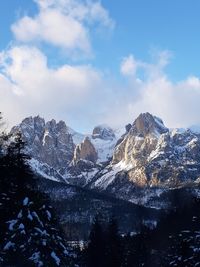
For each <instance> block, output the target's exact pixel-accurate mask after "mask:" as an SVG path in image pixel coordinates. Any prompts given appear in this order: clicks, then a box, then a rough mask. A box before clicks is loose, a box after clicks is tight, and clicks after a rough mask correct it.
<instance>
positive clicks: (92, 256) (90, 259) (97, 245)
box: [86, 217, 105, 267]
mask: <svg viewBox="0 0 200 267" xmlns="http://www.w3.org/2000/svg"><path fill="white" fill-rule="evenodd" d="M86 253H87V266H88V267H102V266H105V238H104V231H103V229H102V225H101V223H100V221H99V219H98V217H96V218H95V220H94V222H93V224H92V227H91V232H90V236H89V243H88V248H87V252H86Z"/></svg>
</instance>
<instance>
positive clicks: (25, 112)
mask: <svg viewBox="0 0 200 267" xmlns="http://www.w3.org/2000/svg"><path fill="white" fill-rule="evenodd" d="M165 56H166V55H165V53H161V54H159V56H157V61H155V62H154V63H149V62H145V61H140V60H136V59H135V58H134V56H132V57H130V56H129V57H127V58H128V59H129V60H130V59H131V60H130V62H131V64H132V59H134V62H136V63H135V64H136V65H137V64H139V68H142V70H143V71H144V72H145V75H144V76H143V79H141V78H140V79H139V78H138V72H137V71H135V70H134V68H133V67H132V65H131V64H130V66H129V65H128V67H127V68H125V71H124V72H123V73H124V74H126V75H127V74H129V73H130V74H131V75H132V76H130V75H128V77H127V76H126V77H127V80H128V82H127V83H119V79H117V78H116V79H115V81H112V82H111V76H110V74H109V75H108V76H106V75H105V74H104V73H102V72H101V71H99V70H96V69H95V68H94V67H92V66H90V65H75V66H72V65H67V64H65V65H63V66H60V67H57V68H52V67H49V66H48V60H47V57H46V56H45V55H44V54H43V53H42V52H41V51H40V50H39V49H37V48H36V47H30V46H15V47H12V48H10V49H9V50H6V51H3V52H2V53H0V107H1V111H3V112H4V114H5V118H6V119H8V121H9V122H10V125H12V124H16V123H19V122H20V120H22V119H23V118H24V117H26V116H30V115H33V116H34V115H37V114H40V115H41V116H44V117H45V118H47V119H51V118H55V119H64V120H65V121H66V122H67V124H68V125H70V126H72V127H74V128H75V129H77V130H81V129H87V128H92V126H94V125H96V124H99V123H103V122H105V123H108V124H110V125H111V126H115V127H118V126H120V125H125V124H126V123H128V122H131V123H132V122H133V120H134V119H135V117H136V116H137V115H138V114H139V113H140V112H146V111H148V112H151V113H152V114H155V115H157V116H159V117H161V118H162V119H163V120H164V122H165V123H166V125H167V126H169V127H188V126H190V125H194V124H200V116H199V114H200V106H199V100H200V79H199V78H198V77H195V76H189V77H187V78H186V79H184V80H182V81H179V82H176V83H174V82H172V81H170V79H169V78H168V76H167V75H166V73H165V70H164V67H165V66H166V64H168V63H169V62H168V60H167V59H165V60H164V58H163V57H165ZM123 64H125V61H124V60H123V61H122V65H123ZM136 69H137V68H136ZM129 71H130V72H129Z"/></svg>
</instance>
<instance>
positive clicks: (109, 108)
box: [0, 0, 200, 131]
mask: <svg viewBox="0 0 200 267" xmlns="http://www.w3.org/2000/svg"><path fill="white" fill-rule="evenodd" d="M199 10H200V2H199V1H198V0H192V1H188V0H184V1H183V0H182V1H180V0H173V1H172V0H168V1H160V0H151V1H147V0H137V1H136V0H123V1H122V0H118V1H113V0H102V1H101V2H99V1H98V2H97V1H92V0H91V1H85V0H79V1H78V0H35V1H32V0H15V1H13V0H7V1H1V3H0V25H1V28H0V39H1V42H0V51H1V52H0V53H1V56H0V69H1V73H0V74H1V80H0V96H1V94H2V96H5V95H6V97H7V99H6V101H4V103H0V104H1V106H2V108H3V110H2V111H3V112H4V113H5V117H7V119H8V121H9V123H10V124H15V123H18V122H19V121H20V120H21V119H22V118H23V117H25V116H28V115H37V113H39V114H40V115H41V116H44V117H45V118H47V119H49V118H51V117H55V118H56V119H64V120H66V121H67V122H68V124H70V125H71V126H72V127H74V128H76V129H77V130H82V131H89V130H90V129H91V128H92V127H93V125H95V124H99V123H101V122H102V123H104V122H106V123H108V124H111V125H113V126H114V127H118V126H119V125H123V124H125V123H127V122H129V121H131V122H132V120H133V119H134V117H135V116H137V115H138V114H139V113H140V112H145V111H150V112H152V113H154V114H155V115H158V116H160V117H162V118H163V119H164V121H165V122H166V124H167V125H168V126H170V127H188V126H191V125H193V124H199V123H200V116H198V115H197V114H198V112H199V111H200V108H198V107H197V106H198V101H199V100H200V98H199V97H200V81H199V77H200V63H199V62H200V37H199V36H200V16H199ZM25 65H26V67H24V66H25ZM37 66H38V70H40V75H39V78H38V79H37V75H36V72H37ZM34 73H35V75H34ZM49 77H51V79H52V80H51V83H48V80H50V78H49ZM78 81H79V82H78ZM53 85H54V86H53ZM44 87H45V89H44ZM55 98H56V99H55ZM0 101H2V100H0ZM27 103H28V104H27ZM9 104H11V105H12V106H14V107H15V108H16V114H15V116H13V114H12V113H11V112H10V111H9V108H8V106H9ZM186 105H187V106H188V111H187V110H186V108H185V107H186ZM53 106H55V107H53ZM112 113H114V115H112ZM116 114H117V116H116Z"/></svg>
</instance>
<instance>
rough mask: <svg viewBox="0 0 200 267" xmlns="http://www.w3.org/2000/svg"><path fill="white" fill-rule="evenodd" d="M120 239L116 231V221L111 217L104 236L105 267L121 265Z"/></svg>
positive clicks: (118, 266)
mask: <svg viewBox="0 0 200 267" xmlns="http://www.w3.org/2000/svg"><path fill="white" fill-rule="evenodd" d="M121 256H122V253H121V240H120V236H119V231H118V225H117V221H116V220H115V219H114V218H112V219H111V220H110V222H109V224H108V229H107V236H106V263H105V266H107V267H120V266H121V260H122V258H121Z"/></svg>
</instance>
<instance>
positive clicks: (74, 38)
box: [11, 0, 114, 55]
mask: <svg viewBox="0 0 200 267" xmlns="http://www.w3.org/2000/svg"><path fill="white" fill-rule="evenodd" d="M35 2H36V4H37V5H38V8H39V12H38V14H36V15H35V16H34V17H30V16H24V17H22V18H20V19H19V20H18V21H17V22H15V23H14V24H13V25H12V26H11V29H12V31H13V33H14V35H15V37H16V39H17V40H19V41H21V42H25V43H27V42H29V43H30V42H38V41H44V42H46V43H48V44H51V45H54V46H56V47H59V48H62V49H64V50H65V51H66V52H68V55H69V54H70V53H74V52H81V53H84V54H85V55H90V54H91V42H90V34H91V31H92V29H93V28H94V27H98V26H103V27H107V28H110V29H112V28H113V27H114V21H113V20H112V19H111V18H110V16H109V13H108V11H107V10H106V9H105V8H104V7H103V6H102V5H101V3H100V2H94V1H78V0H35Z"/></svg>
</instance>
